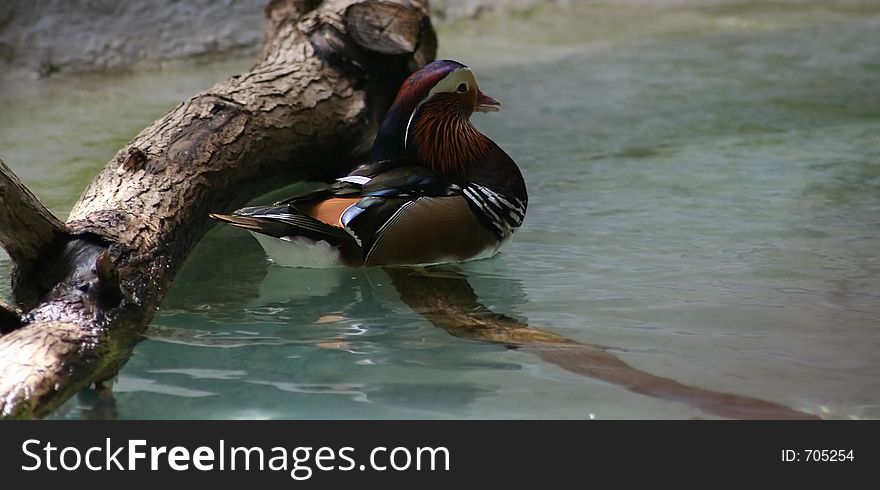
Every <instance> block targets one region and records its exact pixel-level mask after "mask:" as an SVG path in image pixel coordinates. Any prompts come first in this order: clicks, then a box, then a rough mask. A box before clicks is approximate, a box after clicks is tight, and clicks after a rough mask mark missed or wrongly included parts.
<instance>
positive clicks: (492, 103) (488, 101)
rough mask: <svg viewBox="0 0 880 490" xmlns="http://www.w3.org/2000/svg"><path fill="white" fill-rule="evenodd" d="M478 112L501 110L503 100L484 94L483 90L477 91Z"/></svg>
mask: <svg viewBox="0 0 880 490" xmlns="http://www.w3.org/2000/svg"><path fill="white" fill-rule="evenodd" d="M474 110H475V111H477V112H495V111H500V110H501V102H498V101H497V100H495V99H493V98H492V97H489V96H488V95H486V94H484V93H483V91H482V90H480V91H478V92H477V107H476V108H474Z"/></svg>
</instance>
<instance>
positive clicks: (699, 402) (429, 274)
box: [386, 268, 818, 419]
mask: <svg viewBox="0 0 880 490" xmlns="http://www.w3.org/2000/svg"><path fill="white" fill-rule="evenodd" d="M386 272H388V274H389V275H390V276H391V280H392V282H393V284H394V286H395V287H396V288H397V291H398V292H399V293H400V297H401V299H402V300H403V301H404V302H405V303H406V304H408V305H409V306H410V307H411V308H412V309H413V310H415V311H416V312H418V313H420V314H421V315H423V316H424V317H425V318H427V319H428V321H430V322H431V323H433V324H434V325H436V326H437V327H440V328H442V329H444V330H446V331H447V332H449V333H450V334H452V335H455V336H456V337H463V338H468V339H474V340H481V341H485V342H493V343H498V344H503V345H507V346H510V347H516V348H522V349H524V350H527V351H529V352H533V353H534V354H535V355H537V356H539V357H540V358H541V359H544V360H545V361H547V362H549V363H551V364H554V365H556V366H559V367H561V368H563V369H565V370H567V371H570V372H573V373H576V374H580V375H582V376H587V377H589V378H593V379H598V380H601V381H605V382H607V383H612V384H615V385H618V386H622V387H624V388H626V389H628V390H630V391H632V392H634V393H639V394H642V395H647V396H652V397H655V398H662V399H666V400H673V401H677V402H681V403H685V404H688V405H691V406H694V407H698V408H700V409H702V410H704V411H705V412H707V413H711V414H714V415H719V416H722V417H728V418H734V419H815V418H818V417H816V416H814V415H811V414H807V413H803V412H799V411H797V410H794V409H792V408H789V407H786V406H784V405H780V404H777V403H773V402H768V401H764V400H759V399H756V398H750V397H746V396H740V395H733V394H729V393H720V392H716V391H711V390H705V389H702V388H697V387H693V386H687V385H684V384H681V383H679V382H678V381H675V380H673V379H669V378H663V377H661V376H656V375H653V374H651V373H647V372H645V371H641V370H639V369H636V368H634V367H632V366H630V365H629V364H627V363H626V362H624V361H622V360H621V359H620V358H618V357H617V356H615V355H614V354H612V353H610V352H608V351H607V350H606V349H604V348H601V347H598V346H595V345H590V344H585V343H581V342H577V341H574V340H571V339H568V338H565V337H561V336H559V335H556V334H552V333H549V332H546V331H544V330H541V329H538V328H535V327H532V326H529V325H528V324H525V323H523V322H521V321H519V320H516V319H514V318H511V317H508V316H505V315H501V314H498V313H495V312H493V311H491V310H490V309H488V308H486V306H484V305H483V304H481V303H480V302H479V298H478V297H477V295H476V293H474V290H473V288H471V286H470V284H468V281H467V277H466V276H464V275H463V274H461V273H456V272H450V273H444V272H437V271H436V270H431V271H425V270H421V269H406V268H387V269H386Z"/></svg>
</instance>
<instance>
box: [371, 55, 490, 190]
mask: <svg viewBox="0 0 880 490" xmlns="http://www.w3.org/2000/svg"><path fill="white" fill-rule="evenodd" d="M500 108H501V104H500V103H499V102H498V101H497V100H495V99H493V98H492V97H489V96H488V95H486V94H484V93H483V92H482V91H480V89H479V87H478V85H477V79H476V78H475V77H474V73H473V72H472V71H471V70H470V68H468V67H467V66H465V65H463V64H461V63H458V62H457V61H452V60H439V61H435V62H433V63H430V64H428V65H426V66H425V67H424V68H422V69H421V70H418V71H416V72H415V73H413V74H412V75H410V76H409V78H407V79H406V80H405V81H404V82H403V85H401V87H400V90H399V91H398V93H397V97H396V98H395V99H394V103H393V104H392V105H391V107H390V108H389V109H388V112H387V113H386V115H385V118H384V119H383V121H382V124H381V125H380V127H379V132H378V133H377V135H376V139H375V141H374V142H373V148H372V156H373V159H374V160H377V161H378V160H387V159H394V158H401V157H411V158H415V159H417V160H418V161H420V162H421V163H423V164H425V165H428V166H430V167H432V168H433V169H434V170H436V171H440V172H443V173H459V172H465V171H467V169H468V167H469V166H471V165H474V164H476V163H478V162H479V160H480V158H482V157H484V156H485V154H486V153H487V152H488V151H489V149H490V145H491V141H489V139H488V138H486V137H485V136H484V135H483V134H481V133H480V132H479V131H477V130H476V128H474V127H473V125H472V124H471V122H470V116H471V114H473V113H474V112H475V111H476V112H493V111H497V110H499V109H500Z"/></svg>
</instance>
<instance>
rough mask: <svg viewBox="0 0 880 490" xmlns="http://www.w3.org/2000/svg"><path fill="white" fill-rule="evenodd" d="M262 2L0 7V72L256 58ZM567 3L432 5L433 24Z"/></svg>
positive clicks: (169, 0)
mask: <svg viewBox="0 0 880 490" xmlns="http://www.w3.org/2000/svg"><path fill="white" fill-rule="evenodd" d="M267 1H268V0H134V1H121V0H2V6H0V72H13V71H18V72H22V71H24V72H26V73H30V74H33V75H34V76H47V75H50V74H52V73H55V72H85V71H96V70H108V69H110V70H113V69H127V68H132V67H142V66H145V65H146V66H151V65H152V66H155V65H160V64H161V63H163V62H165V61H168V60H180V59H186V58H190V57H194V56H203V55H212V54H213V55H216V54H228V53H234V52H242V53H244V52H249V51H253V52H255V51H256V47H257V46H258V45H259V42H260V38H261V36H262V33H263V8H264V6H265V4H266V3H267ZM565 1H567V0H431V2H430V3H431V8H432V11H433V15H434V17H435V18H436V19H437V20H438V21H441V22H442V20H443V19H445V20H449V19H456V18H461V17H472V16H475V15H479V14H480V13H483V12H486V11H498V10H504V9H515V8H525V7H530V6H534V5H537V4H542V3H564V2H565Z"/></svg>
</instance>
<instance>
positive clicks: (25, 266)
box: [0, 159, 67, 306]
mask: <svg viewBox="0 0 880 490" xmlns="http://www.w3.org/2000/svg"><path fill="white" fill-rule="evenodd" d="M66 236H67V229H66V228H65V226H64V224H63V223H61V221H59V220H58V218H56V217H55V215H54V214H52V212H51V211H49V210H48V209H46V206H44V205H43V203H42V202H40V200H39V199H37V196H35V195H34V194H33V193H32V192H31V191H30V190H29V189H28V188H27V187H25V186H24V184H22V183H21V181H20V180H19V179H18V177H16V176H15V174H14V173H12V170H10V169H9V167H7V166H6V163H5V162H3V160H2V159H0V246H2V247H3V248H4V249H5V250H6V253H8V254H9V257H10V258H11V259H12V262H13V264H14V266H15V269H14V270H13V272H12V284H13V291H14V293H15V295H16V301H17V302H19V303H21V304H23V305H30V306H33V305H34V304H35V302H36V300H37V298H38V297H39V295H40V294H42V293H45V291H41V290H40V289H39V287H38V285H37V283H36V282H35V281H32V280H30V278H32V277H33V275H34V271H35V270H36V269H37V268H38V266H39V264H40V261H41V259H42V258H43V257H45V256H46V255H47V254H48V253H50V252H52V251H55V250H57V248H58V246H59V244H61V243H62V241H63V239H64V237H66Z"/></svg>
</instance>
